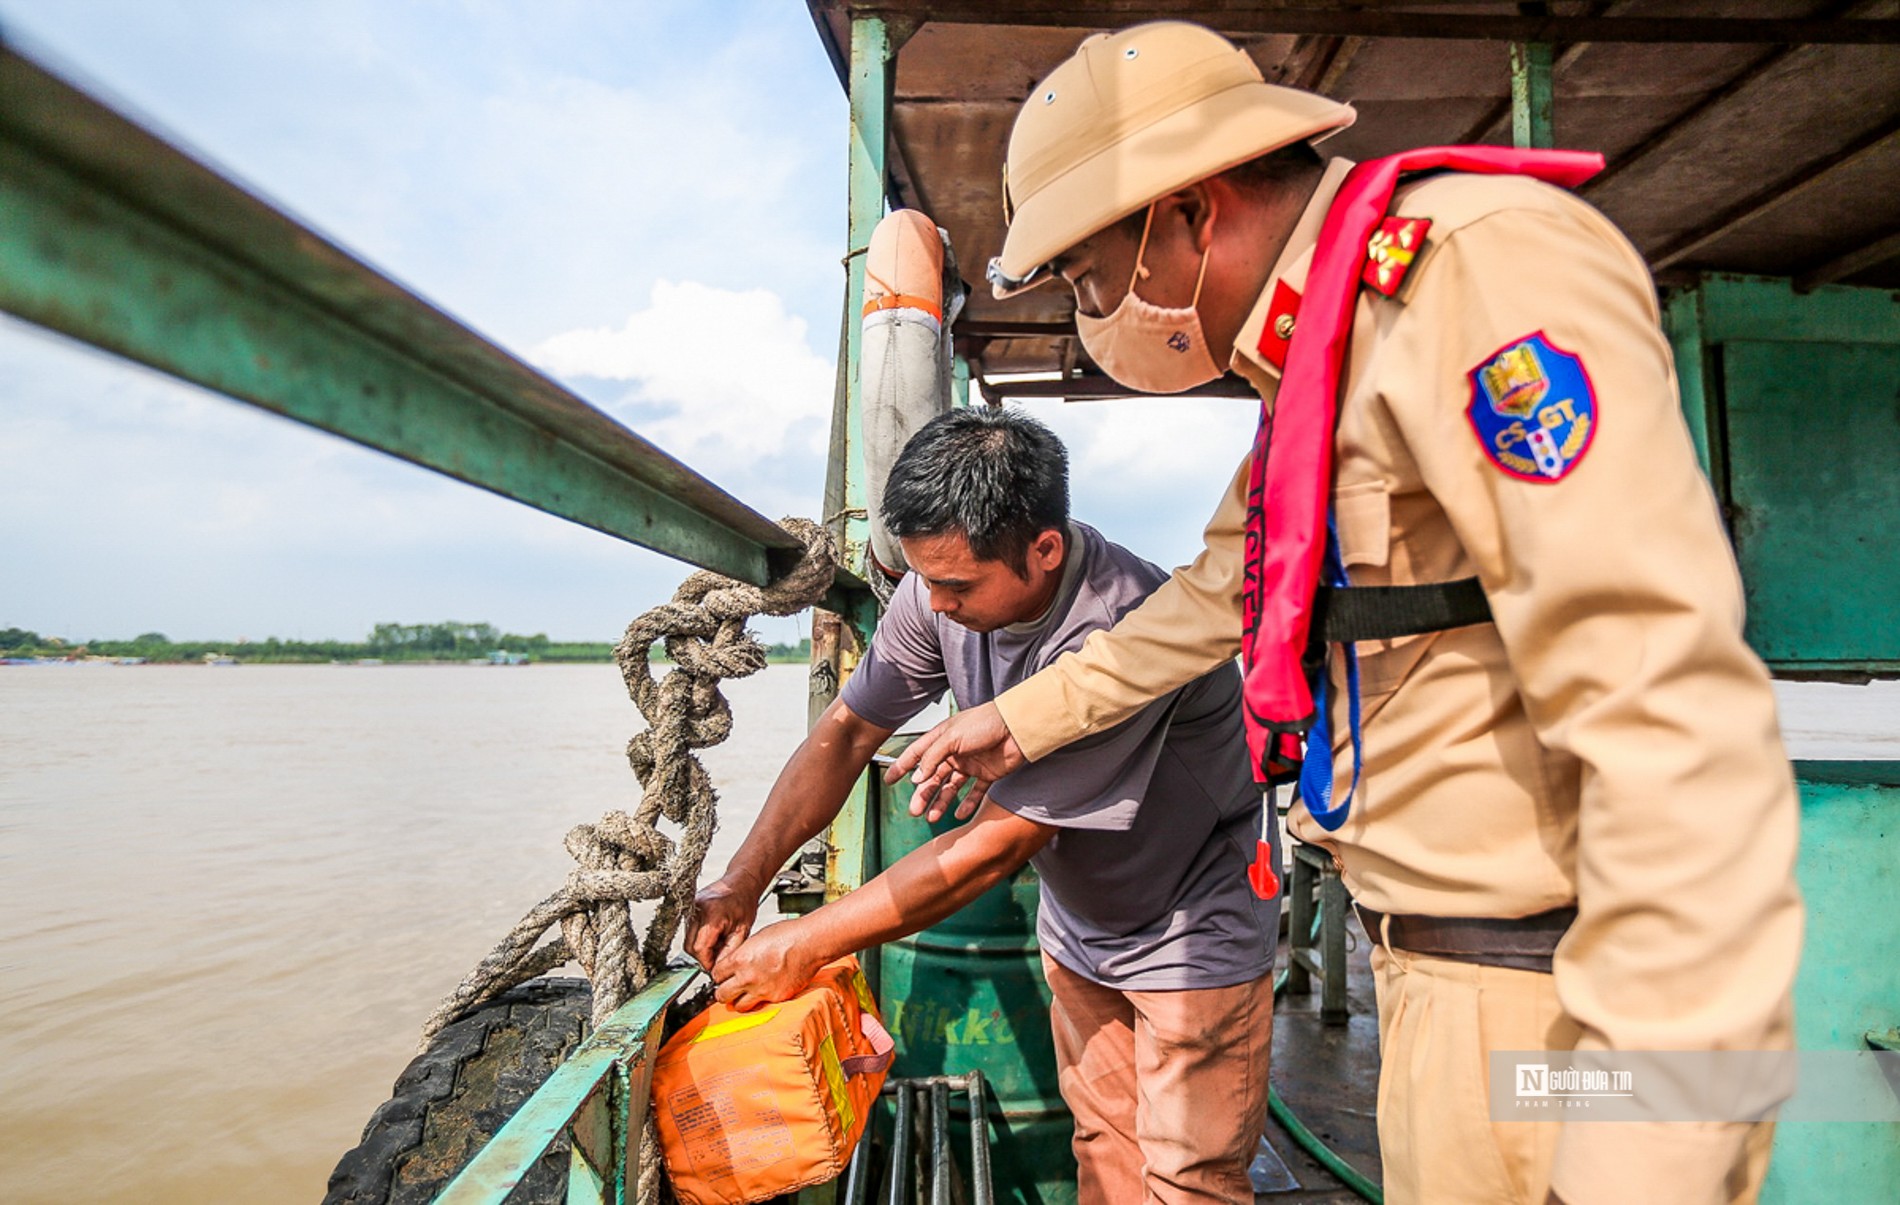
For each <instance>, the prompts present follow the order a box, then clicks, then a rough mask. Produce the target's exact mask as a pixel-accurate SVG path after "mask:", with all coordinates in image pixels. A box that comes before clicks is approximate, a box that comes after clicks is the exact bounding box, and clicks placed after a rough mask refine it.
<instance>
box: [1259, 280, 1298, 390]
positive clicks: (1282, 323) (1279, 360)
mask: <svg viewBox="0 0 1900 1205" xmlns="http://www.w3.org/2000/svg"><path fill="white" fill-rule="evenodd" d="M1299 312H1300V295H1299V293H1298V292H1297V291H1296V290H1295V289H1294V288H1293V286H1292V285H1290V284H1288V283H1287V282H1286V280H1285V278H1281V279H1280V280H1276V281H1274V282H1273V302H1272V304H1270V305H1269V306H1267V322H1266V325H1265V326H1263V327H1261V328H1260V358H1261V359H1263V360H1265V361H1266V362H1267V363H1269V364H1271V365H1273V366H1274V368H1276V369H1284V368H1285V367H1286V348H1287V344H1288V343H1289V342H1290V341H1291V340H1292V338H1293V320H1294V318H1295V317H1297V316H1298V314H1299Z"/></svg>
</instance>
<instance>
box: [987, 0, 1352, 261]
mask: <svg viewBox="0 0 1900 1205" xmlns="http://www.w3.org/2000/svg"><path fill="white" fill-rule="evenodd" d="M1354 116H1355V114H1354V112H1353V109H1352V106H1351V105H1346V104H1341V103H1340V102H1338V101H1335V100H1329V99H1328V98H1326V97H1324V96H1319V95H1317V94H1315V93H1312V92H1303V91H1301V90H1300V89H1298V88H1283V87H1280V86H1278V85H1275V84H1269V83H1267V82H1266V81H1265V80H1264V79H1263V78H1262V76H1261V74H1260V68H1259V67H1258V66H1256V65H1255V64H1254V61H1253V59H1252V58H1251V57H1249V56H1248V55H1247V53H1246V52H1245V51H1243V50H1240V49H1239V48H1237V47H1236V46H1234V44H1233V43H1231V42H1229V41H1228V40H1227V39H1226V38H1223V37H1221V36H1220V35H1219V34H1217V33H1215V32H1214V31H1212V30H1210V29H1205V28H1203V27H1201V26H1199V25H1193V24H1190V23H1188V22H1185V21H1155V22H1151V23H1149V24H1146V25H1135V26H1131V27H1129V28H1127V29H1124V30H1120V31H1119V32H1116V33H1112V34H1096V35H1094V36H1092V37H1090V38H1088V39H1086V40H1085V41H1083V43H1082V44H1081V45H1080V46H1079V47H1077V48H1076V51H1075V53H1074V54H1073V55H1071V56H1070V57H1069V58H1068V60H1066V61H1065V62H1064V63H1063V64H1062V65H1061V66H1059V67H1057V68H1056V69H1055V70H1054V71H1053V72H1051V73H1050V74H1049V77H1048V78H1047V79H1045V80H1043V81H1042V83H1040V84H1038V85H1037V86H1036V88H1035V90H1034V91H1033V92H1031V93H1030V94H1029V98H1028V99H1027V100H1025V101H1024V102H1023V107H1022V111H1021V112H1020V113H1019V114H1017V117H1016V125H1015V127H1014V129H1012V130H1011V132H1010V137H1009V152H1008V155H1007V158H1006V160H1005V165H1004V169H1003V204H1004V209H1005V213H1004V216H1005V219H1006V220H1007V221H1008V222H1009V231H1008V233H1007V234H1006V235H1005V236H1004V239H1003V253H1002V255H1001V256H999V257H998V262H997V263H996V264H995V265H993V267H994V268H996V269H1000V274H1001V279H1003V280H1022V279H1024V278H1025V277H1028V276H1029V275H1030V274H1031V273H1032V272H1033V271H1034V270H1035V269H1037V268H1038V267H1040V266H1042V265H1043V264H1046V263H1047V262H1048V261H1049V260H1051V259H1053V258H1055V257H1056V256H1057V255H1059V254H1061V253H1062V252H1064V251H1066V250H1068V249H1069V248H1070V247H1073V246H1075V245H1076V244H1077V243H1079V242H1081V241H1082V240H1083V239H1085V238H1087V237H1088V236H1089V235H1091V234H1094V233H1095V232H1096V231H1098V230H1101V229H1103V228H1104V227H1106V226H1108V225H1109V224H1111V223H1113V222H1115V221H1116V220H1118V219H1120V218H1123V217H1125V216H1127V215H1128V214H1131V213H1134V212H1135V211H1137V210H1139V209H1142V208H1143V207H1145V206H1147V205H1148V204H1149V203H1150V202H1152V201H1154V200H1156V199H1158V198H1160V197H1165V196H1167V195H1168V194H1169V193H1171V192H1174V191H1175V190H1176V189H1180V188H1183V187H1186V186H1187V185H1189V184H1192V183H1193V182H1194V181H1196V180H1203V179H1206V178H1207V177H1209V176H1212V175H1216V174H1218V173H1220V172H1223V171H1225V170H1227V169H1228V168H1230V167H1233V166H1235V165H1237V164H1241V163H1245V162H1247V161H1248V160H1250V159H1254V158H1258V157H1259V156H1261V155H1264V154H1267V153H1268V152H1269V151H1275V150H1278V149H1280V148H1281V147H1284V146H1291V145H1292V144H1293V143H1296V142H1301V141H1310V142H1317V141H1319V140H1320V139H1321V138H1324V137H1327V136H1329V135H1331V134H1335V133H1337V132H1339V131H1340V130H1343V129H1345V128H1346V127H1347V126H1349V125H1351V124H1352V122H1353V118H1354ZM992 275H993V276H995V275H996V274H995V273H994V272H993V273H992ZM1006 291H1007V289H1006V288H1004V287H1003V286H1002V285H1001V284H1000V283H999V287H998V292H999V293H1002V292H1006Z"/></svg>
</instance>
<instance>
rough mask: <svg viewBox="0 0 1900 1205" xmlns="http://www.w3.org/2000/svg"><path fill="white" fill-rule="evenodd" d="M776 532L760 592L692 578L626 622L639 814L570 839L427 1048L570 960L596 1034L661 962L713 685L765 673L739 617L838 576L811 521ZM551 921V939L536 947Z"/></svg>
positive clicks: (696, 841) (712, 816)
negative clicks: (799, 549) (563, 867)
mask: <svg viewBox="0 0 1900 1205" xmlns="http://www.w3.org/2000/svg"><path fill="white" fill-rule="evenodd" d="M780 523H781V525H782V526H783V527H784V528H785V530H787V531H789V532H791V533H792V534H793V535H794V536H796V537H798V540H799V542H800V543H801V544H803V545H804V547H805V555H804V557H803V559H801V560H800V561H799V563H798V565H797V567H795V568H794V569H793V570H792V571H791V572H790V573H788V574H786V575H785V576H783V577H781V578H779V579H777V580H776V581H774V582H773V583H772V584H771V585H769V586H765V587H759V586H750V585H747V584H745V583H744V582H739V581H734V580H733V579H731V578H729V577H722V576H720V575H719V574H717V573H710V572H704V571H702V572H699V573H695V574H693V575H692V576H691V577H689V578H687V579H686V581H685V582H684V583H682V584H681V586H680V588H679V589H678V590H677V591H675V592H674V594H673V598H672V601H670V602H666V603H662V604H661V605H660V606H657V607H655V608H653V609H652V610H651V611H648V612H647V613H646V614H644V615H642V616H640V618H638V619H636V620H634V621H633V622H632V623H631V624H629V625H627V634H626V635H625V636H623V637H621V639H620V643H619V644H618V645H617V646H615V648H614V660H616V661H617V662H619V664H620V675H621V677H622V678H624V679H625V680H626V683H627V693H628V694H629V695H631V696H632V697H633V701H634V704H635V705H636V706H638V707H639V708H640V714H641V715H642V716H644V717H646V722H647V729H646V731H645V732H642V733H640V734H638V735H637V736H635V737H634V738H633V740H632V741H631V742H629V743H628V745H627V761H628V762H629V763H630V764H631V765H632V766H633V771H634V773H635V774H637V775H639V778H640V786H641V788H642V793H641V798H640V804H639V806H638V807H636V808H635V809H634V812H633V814H632V815H631V816H629V815H628V814H627V813H625V812H608V813H607V814H606V815H605V816H602V817H601V818H600V822H599V823H598V824H583V825H579V826H578V827H576V828H574V829H573V830H571V831H570V832H569V833H568V834H567V841H566V844H567V852H568V853H569V854H571V855H573V857H574V861H575V862H576V863H577V864H578V865H576V866H575V868H574V869H573V870H572V871H570V872H569V873H568V876H567V883H566V884H565V885H564V886H563V887H562V888H561V889H560V890H559V891H557V892H555V893H554V894H553V895H551V896H549V897H548V898H547V899H545V900H542V901H541V902H540V903H539V904H536V905H535V906H534V909H533V910H532V911H530V912H529V913H528V915H526V916H524V917H522V918H521V922H520V923H519V924H517V925H516V926H515V927H514V928H513V929H512V930H510V931H509V933H508V936H506V937H504V938H502V940H501V943H500V944H499V945H497V946H496V947H495V948H494V950H493V951H491V952H490V953H489V955H488V956H487V957H486V958H483V959H482V961H481V963H480V964H479V965H477V966H476V968H475V969H474V970H473V971H471V972H469V974H468V977H467V978H465V979H463V980H462V982H461V985H460V986H458V987H457V988H456V989H455V991H454V992H453V993H451V994H450V995H449V997H448V999H446V1000H444V1001H443V1002H442V1004H441V1006H440V1007H438V1008H437V1009H436V1010H435V1012H434V1013H433V1014H432V1015H431V1016H430V1017H429V1020H428V1021H427V1022H426V1023H425V1024H424V1025H423V1027H422V1047H423V1048H424V1049H427V1047H428V1045H429V1042H430V1041H431V1040H432V1039H434V1037H435V1035H436V1034H438V1033H440V1032H441V1031H442V1029H443V1028H444V1027H446V1026H447V1025H449V1024H450V1023H451V1022H453V1021H454V1020H455V1019H456V1018H458V1017H460V1016H462V1015H463V1014H464V1013H466V1012H468V1011H469V1010H470V1009H472V1008H475V1007H477V1006H479V1005H481V1004H483V1003H485V1002H487V1001H489V1000H492V999H494V998H495V997H496V996H499V995H500V994H501V993H503V992H505V991H507V990H508V989H509V988H512V987H515V986H516V985H518V984H522V983H526V982H527V981H528V980H530V979H532V978H534V977H535V976H536V975H543V974H546V973H547V972H549V971H551V970H553V969H554V968H555V967H558V966H561V965H562V964H564V963H566V962H568V961H570V960H571V961H575V962H578V963H580V965H581V969H582V970H583V971H585V972H586V974H587V978H588V979H589V980H591V981H592V982H593V985H594V1024H595V1025H596V1026H598V1025H600V1024H601V1023H602V1022H603V1021H605V1020H606V1019H607V1018H608V1017H609V1016H610V1015H612V1013H613V1012H614V1010H615V1009H617V1008H619V1007H620V1006H621V1005H622V1004H625V1003H626V1002H627V1001H628V1000H630V999H632V998H633V996H634V995H635V994H636V993H638V992H639V990H640V989H641V988H643V987H645V986H646V985H647V983H648V981H649V980H651V979H652V978H653V976H654V975H656V974H658V973H659V972H660V970H661V969H662V968H663V967H664V966H665V965H666V959H667V956H668V955H669V953H670V952H671V951H672V948H673V939H674V938H675V936H677V934H678V931H679V926H680V922H681V920H683V919H684V918H685V916H686V913H687V910H688V909H689V908H690V907H691V906H692V901H693V894H694V892H695V891H696V890H697V889H698V885H699V869H700V864H701V863H703V862H704V861H705V860H706V848H707V846H708V845H710V844H711V842H712V835H713V830H714V828H715V827H717V824H718V817H717V811H716V803H717V796H716V795H715V793H714V791H713V788H712V779H711V777H709V776H708V775H707V773H706V768H705V767H704V766H702V765H701V764H700V763H699V758H698V757H697V756H696V755H695V754H694V752H693V751H694V750H696V749H705V748H709V747H711V746H713V745H717V744H718V743H719V742H721V741H723V740H725V739H726V737H727V735H728V734H730V733H731V731H732V708H731V707H730V706H729V705H728V704H727V703H726V699H725V696H724V695H722V694H720V693H719V683H720V681H721V680H723V679H726V678H743V677H745V676H747V675H748V674H754V673H757V672H758V671H759V670H761V669H764V668H765V648H764V647H763V646H762V645H760V644H759V642H758V641H757V640H756V639H755V638H754V637H753V636H752V634H751V633H750V632H748V631H746V628H745V625H746V621H747V620H748V619H751V618H752V617H753V616H754V615H792V614H795V613H797V612H799V611H802V610H804V609H805V608H806V607H809V606H811V605H812V604H813V603H816V602H817V601H818V600H819V599H820V598H822V597H824V593H825V591H826V590H827V589H829V588H830V586H831V579H832V575H833V573H834V572H835V570H836V568H837V560H838V556H837V549H836V547H835V546H834V544H833V543H832V539H831V536H830V534H829V533H828V532H826V531H825V529H824V528H822V527H820V526H819V525H818V524H816V523H813V522H812V521H811V520H809V519H783V520H781V521H780ZM661 640H664V641H665V642H666V652H667V655H668V656H669V657H671V658H672V659H673V665H674V668H673V669H672V670H671V671H669V672H668V673H667V675H666V676H665V677H664V678H662V679H660V680H659V681H657V682H656V681H655V680H654V678H653V673H652V668H651V666H650V665H649V664H648V662H647V655H648V652H649V651H650V650H651V648H652V646H653V644H654V643H655V642H656V641H661ZM662 817H664V818H665V819H667V820H669V821H671V822H672V823H673V824H675V825H676V826H678V827H679V830H680V834H679V839H678V842H677V844H676V843H675V841H674V840H673V839H672V838H670V837H668V836H667V835H666V834H664V833H662V832H661V831H660V830H659V828H658V822H659V820H660V819H661V818H662ZM637 900H658V901H659V906H658V908H657V909H656V911H655V912H654V915H653V920H652V921H651V922H650V923H649V924H648V925H647V931H646V937H645V941H644V943H642V944H641V945H640V947H639V948H638V949H636V947H635V939H634V932H633V918H632V911H631V909H630V907H629V905H630V903H631V902H633V901H637ZM556 924H558V925H560V927H561V935H560V936H559V937H556V938H554V939H553V940H551V941H549V942H548V943H547V944H545V945H541V946H538V947H537V946H536V944H535V943H536V942H538V941H540V940H541V936H542V934H544V933H546V932H547V930H548V929H549V928H550V927H552V926H554V925H556Z"/></svg>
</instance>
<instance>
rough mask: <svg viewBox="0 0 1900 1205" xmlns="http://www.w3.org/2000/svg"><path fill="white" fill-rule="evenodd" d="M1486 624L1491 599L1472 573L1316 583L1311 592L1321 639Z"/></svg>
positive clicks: (1391, 636) (1345, 640)
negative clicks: (1377, 582) (1415, 581)
mask: <svg viewBox="0 0 1900 1205" xmlns="http://www.w3.org/2000/svg"><path fill="white" fill-rule="evenodd" d="M1490 622H1491V603H1490V602H1489V600H1487V599H1486V598H1485V596H1484V587H1482V586H1480V585H1479V584H1478V579H1477V578H1475V577H1463V578H1459V579H1458V580H1457V581H1455V582H1431V583H1429V584H1427V585H1422V586H1321V587H1320V588H1319V590H1318V592H1317V593H1315V594H1314V596H1313V626H1312V630H1313V631H1314V632H1315V633H1317V634H1318V638H1319V639H1320V640H1323V641H1326V642H1327V643H1329V644H1351V643H1353V642H1356V641H1360V640H1397V639H1399V638H1400V637H1403V636H1423V635H1424V634H1425V633H1427V632H1444V631H1449V630H1450V629H1452V628H1463V627H1469V626H1471V625H1472V624H1475V623H1490Z"/></svg>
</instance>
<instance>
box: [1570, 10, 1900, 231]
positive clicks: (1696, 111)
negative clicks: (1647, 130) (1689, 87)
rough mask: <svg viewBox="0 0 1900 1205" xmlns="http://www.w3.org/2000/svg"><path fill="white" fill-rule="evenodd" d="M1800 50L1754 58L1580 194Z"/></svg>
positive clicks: (1840, 12)
mask: <svg viewBox="0 0 1900 1205" xmlns="http://www.w3.org/2000/svg"><path fill="white" fill-rule="evenodd" d="M1876 2H1877V0H1875V2H1866V0H1863V2H1859V3H1848V4H1837V5H1835V6H1834V7H1833V10H1832V11H1831V13H1830V14H1829V15H1830V17H1847V16H1850V15H1851V14H1853V13H1854V12H1856V11H1865V10H1867V9H1870V8H1873V7H1875V3H1876ZM1801 50H1802V47H1800V46H1781V47H1777V48H1776V49H1774V50H1771V51H1769V52H1768V53H1767V54H1764V55H1762V56H1761V57H1759V58H1757V59H1756V60H1755V61H1754V62H1752V63H1750V64H1749V65H1748V66H1746V67H1744V68H1742V70H1740V71H1738V72H1736V73H1735V75H1734V76H1733V77H1731V78H1730V79H1729V81H1728V82H1727V83H1725V84H1723V85H1722V86H1721V87H1720V88H1717V89H1716V90H1715V91H1713V92H1711V93H1709V94H1708V95H1706V96H1704V97H1703V98H1702V99H1701V100H1699V101H1696V102H1695V103H1694V104H1692V105H1690V106H1689V107H1688V108H1687V109H1685V110H1684V111H1683V112H1681V113H1678V114H1677V115H1676V117H1675V118H1674V120H1672V121H1670V122H1668V123H1667V124H1666V125H1664V126H1663V127H1662V128H1661V129H1659V130H1657V131H1656V132H1655V133H1654V134H1652V135H1650V136H1649V137H1648V138H1646V139H1644V140H1643V141H1641V142H1639V143H1637V144H1636V145H1635V146H1634V147H1631V148H1630V149H1629V150H1628V151H1626V152H1624V153H1623V154H1622V155H1620V156H1618V157H1617V159H1616V161H1615V162H1614V163H1611V164H1610V165H1609V166H1608V167H1605V168H1604V169H1603V170H1602V171H1601V172H1598V173H1597V174H1596V176H1595V177H1593V178H1592V179H1591V180H1590V181H1589V182H1588V183H1586V184H1585V185H1584V186H1583V188H1582V189H1581V190H1580V191H1582V192H1583V193H1585V194H1588V193H1591V192H1595V191H1597V190H1599V189H1601V188H1603V187H1604V186H1605V185H1607V184H1609V182H1610V181H1612V180H1614V179H1616V178H1617V177H1618V176H1620V175H1622V174H1623V173H1624V172H1626V171H1628V170H1629V169H1630V168H1631V167H1633V166H1635V165H1636V164H1638V163H1641V162H1643V161H1644V160H1645V159H1647V158H1649V157H1650V156H1651V155H1653V154H1655V153H1656V151H1657V150H1659V149H1660V148H1662V147H1663V146H1665V145H1667V144H1669V143H1671V142H1673V141H1675V140H1676V139H1677V138H1679V137H1688V136H1689V135H1688V134H1685V133H1683V127H1685V126H1687V125H1688V124H1689V123H1691V122H1694V121H1697V120H1699V119H1701V118H1702V117H1703V116H1705V115H1706V114H1708V113H1711V112H1713V111H1714V110H1715V109H1716V108H1717V107H1718V106H1720V105H1721V104H1723V103H1724V102H1725V101H1727V100H1729V99H1730V98H1731V97H1733V96H1735V95H1736V94H1737V93H1739V92H1741V91H1742V90H1744V89H1745V88H1747V87H1748V86H1749V85H1750V84H1752V83H1754V82H1755V81H1756V80H1758V79H1760V78H1761V77H1763V76H1765V75H1767V74H1768V73H1770V72H1771V71H1773V70H1774V69H1775V68H1777V67H1779V66H1781V64H1782V63H1784V62H1786V61H1787V60H1788V59H1789V58H1791V57H1792V56H1794V55H1795V54H1798V53H1799V52H1800V51H1801Z"/></svg>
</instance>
